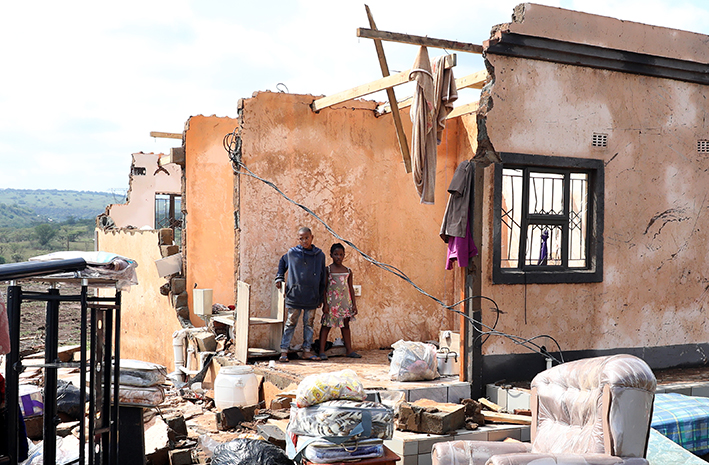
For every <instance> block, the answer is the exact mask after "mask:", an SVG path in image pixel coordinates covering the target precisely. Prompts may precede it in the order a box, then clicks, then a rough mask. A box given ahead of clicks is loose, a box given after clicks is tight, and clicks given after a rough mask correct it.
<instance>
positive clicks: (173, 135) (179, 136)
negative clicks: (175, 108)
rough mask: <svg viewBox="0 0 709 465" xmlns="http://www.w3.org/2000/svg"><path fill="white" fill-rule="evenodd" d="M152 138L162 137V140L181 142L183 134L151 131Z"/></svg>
mask: <svg viewBox="0 0 709 465" xmlns="http://www.w3.org/2000/svg"><path fill="white" fill-rule="evenodd" d="M150 137H160V138H162V139H180V140H182V133H181V132H157V131H150Z"/></svg>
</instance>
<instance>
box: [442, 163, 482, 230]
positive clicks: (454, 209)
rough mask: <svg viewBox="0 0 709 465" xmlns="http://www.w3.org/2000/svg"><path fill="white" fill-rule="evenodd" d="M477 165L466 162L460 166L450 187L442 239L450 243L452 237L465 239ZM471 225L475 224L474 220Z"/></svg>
mask: <svg viewBox="0 0 709 465" xmlns="http://www.w3.org/2000/svg"><path fill="white" fill-rule="evenodd" d="M474 177H475V164H474V163H473V162H471V161H469V160H465V161H463V162H462V163H460V164H459V165H458V167H457V168H456V169H455V173H454V174H453V179H451V183H450V186H448V194H449V196H448V203H447V204H446V211H445V213H444V214H443V222H442V223H441V232H440V235H441V239H443V241H444V242H448V240H449V238H450V237H465V232H466V227H467V224H468V217H469V216H470V215H472V214H471V213H470V200H471V198H472V197H473V182H474ZM470 223H473V220H472V218H471V219H470Z"/></svg>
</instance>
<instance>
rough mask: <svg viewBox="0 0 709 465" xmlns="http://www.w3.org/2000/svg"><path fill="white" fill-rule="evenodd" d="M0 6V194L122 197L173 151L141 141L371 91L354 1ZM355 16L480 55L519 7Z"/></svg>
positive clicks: (375, 3) (684, 7)
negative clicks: (249, 102)
mask: <svg viewBox="0 0 709 465" xmlns="http://www.w3.org/2000/svg"><path fill="white" fill-rule="evenodd" d="M5 3H6V4H5V5H3V14H2V15H1V16H0V41H2V43H3V44H6V45H5V46H3V47H2V48H0V62H2V63H3V72H2V73H1V74H0V108H2V110H3V111H2V112H0V161H2V167H3V169H2V170H0V187H14V188H27V189H34V188H57V189H79V190H109V189H110V188H120V187H127V181H128V169H129V166H130V154H131V153H132V152H139V151H145V152H150V151H154V152H166V151H168V150H169V148H170V147H172V146H174V145H175V144H176V142H177V141H174V140H165V139H160V140H154V139H151V138H150V137H149V132H150V131H168V132H179V131H181V130H182V129H183V127H184V123H185V121H186V120H187V119H188V118H189V117H190V116H192V115H196V114H206V115H211V114H217V115H220V116H231V117H234V116H236V103H237V101H238V99H239V98H242V97H249V96H251V94H252V93H253V92H254V91H256V90H266V89H270V90H273V91H275V90H276V85H277V84H278V83H279V82H282V83H285V85H286V86H287V87H288V90H289V91H290V92H294V93H312V94H315V95H319V94H331V93H334V92H338V91H341V90H344V89H347V88H350V87H353V86H355V85H358V84H362V83H365V82H368V81H371V80H374V79H376V78H378V77H380V70H379V64H378V61H377V58H376V54H375V52H374V46H373V45H372V43H371V41H370V40H367V39H358V38H357V37H356V35H355V30H356V28H357V27H368V22H367V18H366V15H365V10H364V5H363V3H362V2H360V1H354V0H340V1H336V2H333V1H331V0H298V1H285V0H281V1H271V2H233V1H210V2H198V1H197V0H177V1H169V2H168V1H150V2H145V1H136V0H128V1H123V2H119V3H105V2H93V1H87V0H82V1H71V2H54V1H49V0H39V1H36V2H5ZM367 3H368V4H369V6H370V7H371V10H372V12H373V15H374V18H375V20H376V22H377V26H378V27H379V29H382V30H390V31H396V32H403V33H409V34H416V35H428V36H429V37H438V38H446V39H451V40H458V41H464V42H474V43H482V41H484V40H485V39H487V37H488V35H489V31H490V28H491V26H493V25H494V24H498V23H502V22H507V21H509V20H510V16H511V13H512V9H513V8H514V6H515V5H516V4H517V3H519V1H516V0H515V1H509V0H502V1H497V2H490V1H489V0H485V1H483V0H449V1H443V2H439V3H437V4H436V7H435V8H431V6H430V5H431V3H430V2H424V1H423V0H411V1H407V2H392V1H390V0H369V1H368V2H367ZM542 3H546V4H548V5H553V6H562V7H565V8H571V9H577V10H581V11H587V12H590V13H595V14H604V15H609V16H613V17H617V18H620V19H625V20H633V21H638V22H645V23H648V24H655V25H664V26H668V27H675V28H681V29H686V30H692V31H696V32H707V30H708V29H709V26H706V25H707V24H709V6H705V5H704V4H703V3H701V2H699V1H695V2H688V1H673V2H671V1H669V0H645V1H642V2H640V1H635V0H627V1H610V0H559V1H547V2H542ZM8 44H12V45H11V46H9V45H8ZM384 47H385V50H386V52H387V57H388V61H389V67H390V69H391V70H392V71H401V70H404V69H407V68H408V67H410V64H411V62H412V61H413V58H414V54H415V50H413V49H412V47H411V46H407V45H403V44H396V43H385V45H384ZM437 53H439V52H435V54H437ZM479 69H482V60H481V59H480V57H478V56H475V55H470V54H463V53H459V54H458V67H457V68H456V74H457V75H459V76H460V75H464V74H468V73H470V72H473V71H476V70H479ZM405 93H406V89H397V94H398V95H399V97H402V96H405ZM378 97H379V98H383V97H380V96H378Z"/></svg>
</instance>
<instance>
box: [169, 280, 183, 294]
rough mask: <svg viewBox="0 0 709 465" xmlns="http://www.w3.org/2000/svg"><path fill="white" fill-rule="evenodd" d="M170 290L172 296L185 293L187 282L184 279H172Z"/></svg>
mask: <svg viewBox="0 0 709 465" xmlns="http://www.w3.org/2000/svg"><path fill="white" fill-rule="evenodd" d="M170 290H171V291H172V293H173V294H182V293H183V292H186V291H187V280H186V279H185V278H172V279H171V280H170Z"/></svg>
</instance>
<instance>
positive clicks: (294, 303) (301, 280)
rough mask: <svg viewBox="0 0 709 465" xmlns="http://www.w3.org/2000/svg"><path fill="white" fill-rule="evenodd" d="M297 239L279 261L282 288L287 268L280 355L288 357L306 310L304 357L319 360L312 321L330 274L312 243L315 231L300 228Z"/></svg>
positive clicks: (279, 285)
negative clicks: (284, 315)
mask: <svg viewBox="0 0 709 465" xmlns="http://www.w3.org/2000/svg"><path fill="white" fill-rule="evenodd" d="M298 242H299V244H298V245H296V246H295V247H291V248H290V249H289V250H288V252H286V254H285V255H283V256H282V257H281V260H280V261H279V262H278V273H277V274H276V287H277V288H278V289H280V288H281V286H282V283H283V282H284V281H285V275H286V272H287V273H288V282H287V283H286V309H287V310H288V318H287V319H286V327H285V330H284V331H283V337H282V338H281V357H280V358H279V359H278V361H279V362H287V361H288V350H289V349H290V341H291V339H292V338H293V333H295V328H296V326H298V317H300V313H301V312H302V313H303V357H304V358H305V359H307V360H313V361H316V360H320V358H319V357H318V356H317V355H315V354H314V353H313V352H312V350H311V347H312V344H313V322H314V321H315V312H316V310H317V308H318V307H319V306H320V305H321V304H322V301H323V295H324V294H325V287H326V286H327V275H326V271H325V254H324V253H323V252H322V250H320V249H318V248H317V247H315V246H314V245H313V233H312V231H311V230H310V228H306V227H302V228H300V229H299V230H298Z"/></svg>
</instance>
